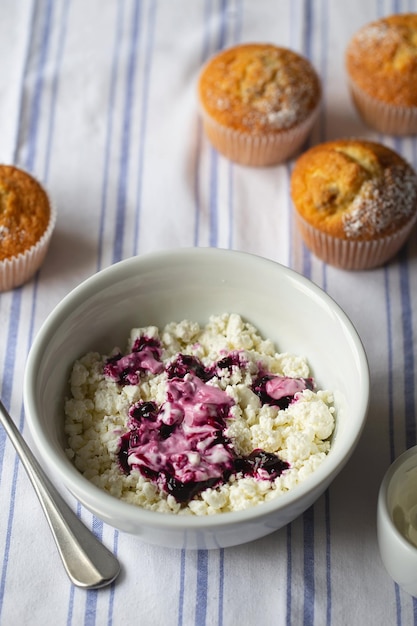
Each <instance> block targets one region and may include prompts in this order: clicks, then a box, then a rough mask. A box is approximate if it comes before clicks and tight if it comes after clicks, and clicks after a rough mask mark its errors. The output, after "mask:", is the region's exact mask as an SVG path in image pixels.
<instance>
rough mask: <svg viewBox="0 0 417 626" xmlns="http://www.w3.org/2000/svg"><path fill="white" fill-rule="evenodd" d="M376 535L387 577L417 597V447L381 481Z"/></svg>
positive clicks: (395, 464)
mask: <svg viewBox="0 0 417 626" xmlns="http://www.w3.org/2000/svg"><path fill="white" fill-rule="evenodd" d="M377 532H378V544H379V550H380V553H381V558H382V561H383V563H384V565H385V568H386V570H387V572H388V574H389V575H390V576H391V578H393V579H394V580H395V582H396V583H398V585H399V586H400V587H401V588H402V589H403V590H404V591H406V592H407V593H409V594H411V595H412V596H416V597H417V446H414V447H413V448H410V449H409V450H407V451H406V452H404V453H403V454H402V455H401V456H399V457H398V459H396V460H395V461H394V463H393V464H392V465H391V466H390V467H389V468H388V470H387V472H386V474H385V476H384V478H383V480H382V483H381V487H380V490H379V497H378V507H377Z"/></svg>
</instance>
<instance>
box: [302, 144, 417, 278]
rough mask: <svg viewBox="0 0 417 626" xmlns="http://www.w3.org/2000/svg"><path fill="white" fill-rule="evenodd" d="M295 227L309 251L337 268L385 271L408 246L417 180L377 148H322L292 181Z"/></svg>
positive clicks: (416, 210)
mask: <svg viewBox="0 0 417 626" xmlns="http://www.w3.org/2000/svg"><path fill="white" fill-rule="evenodd" d="M291 196H292V200H293V204H294V209H295V219H296V224H297V226H298V228H299V231H300V233H301V236H302V238H303V239H304V242H305V244H306V245H307V247H308V248H310V250H311V251H312V252H313V253H314V254H315V255H316V256H318V257H319V258H320V259H323V261H326V262H327V263H330V264H332V265H335V266H336V267H340V268H344V269H349V270H360V269H369V268H371V267H376V266H378V265H382V264H383V263H385V262H386V261H388V260H389V259H390V258H391V257H392V256H393V255H394V254H395V253H396V252H398V250H399V249H400V248H401V246H402V245H403V244H404V242H405V241H406V239H407V237H408V236H409V234H410V231H411V229H412V228H413V226H414V224H415V222H416V218H417V175H416V173H415V172H414V170H413V169H412V167H411V166H410V165H409V164H408V163H407V162H406V161H405V160H404V159H403V158H402V157H401V156H400V155H398V154H397V153H396V152H394V151H393V150H391V149H389V148H387V147H386V146H383V145H382V144H379V143H373V142H370V141H362V140H360V139H357V140H356V139H351V140H349V139H346V140H339V141H330V142H327V143H322V144H319V145H317V146H315V147H313V148H311V149H310V150H308V151H306V152H305V153H304V154H302V155H301V157H300V158H299V159H298V160H297V161H296V163H295V166H294V170H293V172H292V175H291Z"/></svg>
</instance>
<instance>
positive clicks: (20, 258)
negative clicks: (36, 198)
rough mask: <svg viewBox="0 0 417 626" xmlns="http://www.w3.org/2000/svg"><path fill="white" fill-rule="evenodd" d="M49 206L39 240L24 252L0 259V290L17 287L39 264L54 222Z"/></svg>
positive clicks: (52, 208) (47, 244)
mask: <svg viewBox="0 0 417 626" xmlns="http://www.w3.org/2000/svg"><path fill="white" fill-rule="evenodd" d="M49 206H50V218H49V224H48V226H47V228H46V230H45V232H44V234H43V235H42V237H41V238H40V239H39V241H38V242H37V243H36V244H35V245H33V246H32V247H31V248H29V249H28V250H27V251H26V252H22V253H20V254H18V255H17V256H14V257H11V258H9V259H4V260H3V261H0V291H8V290H10V289H13V288H15V287H19V286H20V285H22V284H23V283H25V282H26V281H27V280H29V278H31V277H32V276H33V275H34V274H35V272H36V271H37V270H38V269H39V267H40V266H41V264H42V262H43V260H44V258H45V255H46V253H47V251H48V247H49V242H50V240H51V236H52V233H53V230H54V228H55V224H56V209H55V207H54V206H53V205H52V204H51V202H50V203H49Z"/></svg>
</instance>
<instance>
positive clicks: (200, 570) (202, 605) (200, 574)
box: [195, 550, 208, 626]
mask: <svg viewBox="0 0 417 626" xmlns="http://www.w3.org/2000/svg"><path fill="white" fill-rule="evenodd" d="M207 582H208V550H199V551H198V552H197V598H196V607H195V625H196V626H203V625H204V624H205V623H206V617H207Z"/></svg>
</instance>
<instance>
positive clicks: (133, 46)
mask: <svg viewBox="0 0 417 626" xmlns="http://www.w3.org/2000/svg"><path fill="white" fill-rule="evenodd" d="M133 6H134V8H133V16H132V31H131V36H130V47H129V56H128V64H127V76H126V86H125V102H124V111H123V127H122V141H121V155H120V169H119V184H118V189H117V206H116V224H115V233H114V241H113V263H116V262H117V261H120V260H121V259H122V257H123V238H124V231H125V220H126V205H127V186H128V180H129V159H130V137H131V128H132V109H133V101H134V83H135V73H136V57H137V50H138V40H139V30H140V28H139V27H140V8H141V2H140V0H136V1H135V3H134V5H133Z"/></svg>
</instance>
